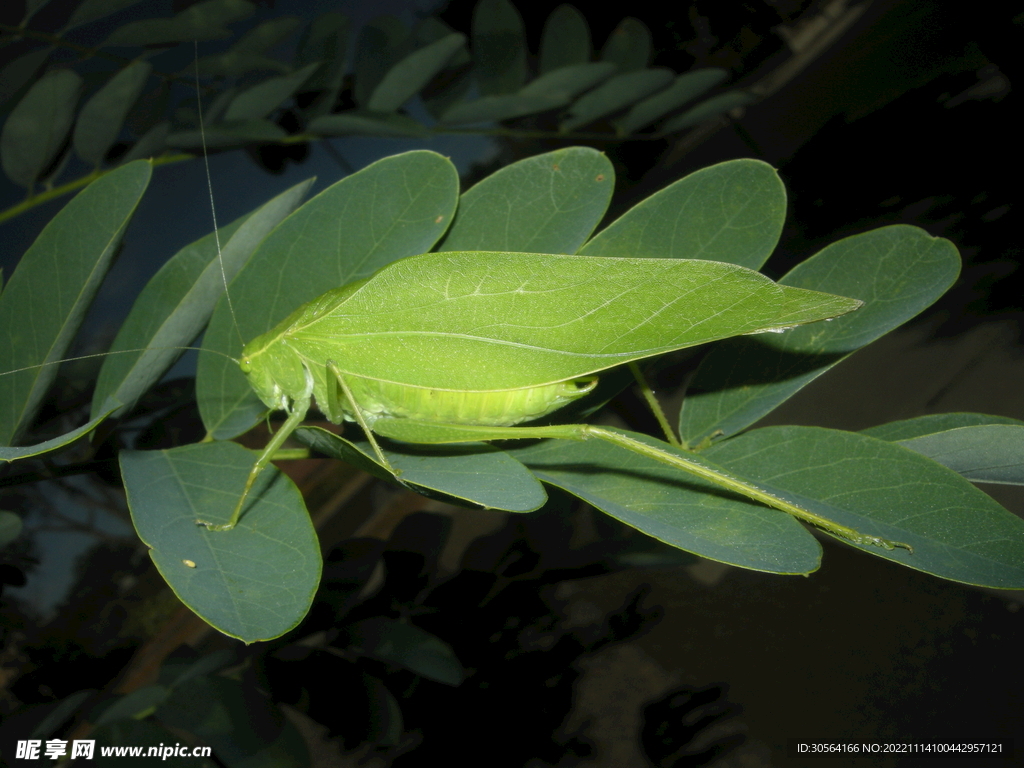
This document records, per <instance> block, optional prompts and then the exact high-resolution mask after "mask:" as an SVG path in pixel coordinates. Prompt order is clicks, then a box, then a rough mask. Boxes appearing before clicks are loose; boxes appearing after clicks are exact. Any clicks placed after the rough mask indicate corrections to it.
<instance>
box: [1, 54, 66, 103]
mask: <svg viewBox="0 0 1024 768" xmlns="http://www.w3.org/2000/svg"><path fill="white" fill-rule="evenodd" d="M51 53H53V48H38V49H36V50H34V51H30V52H29V53H26V54H25V55H23V56H19V57H18V58H16V59H13V60H12V61H9V62H7V64H5V65H4V67H3V69H0V106H2V105H3V104H4V103H6V101H7V100H8V99H10V98H13V97H14V96H17V95H18V93H19V91H21V90H22V89H23V88H25V87H26V86H27V85H28V84H29V83H30V82H31V81H32V80H34V79H35V77H36V75H37V74H38V73H39V70H40V69H41V68H42V66H43V65H44V64H45V63H46V62H47V61H48V60H49V58H50V54H51Z"/></svg>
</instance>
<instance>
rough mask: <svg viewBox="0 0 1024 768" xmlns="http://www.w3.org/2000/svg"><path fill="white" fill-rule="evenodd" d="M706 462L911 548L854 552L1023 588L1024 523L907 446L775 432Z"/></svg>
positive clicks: (826, 432) (815, 432)
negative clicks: (713, 463)
mask: <svg viewBox="0 0 1024 768" xmlns="http://www.w3.org/2000/svg"><path fill="white" fill-rule="evenodd" d="M1013 428H1014V429H1016V427H1013ZM701 456H702V457H703V456H707V457H708V458H709V459H711V460H712V461H714V462H716V463H718V464H721V465H722V466H724V467H725V468H726V469H728V470H730V471H733V472H736V473H738V474H740V475H741V476H745V477H750V478H753V479H755V480H758V481H761V482H764V483H767V484H769V485H771V486H772V487H775V488H778V489H780V490H781V491H785V492H790V493H794V494H797V495H799V496H800V497H802V498H803V499H805V500H806V501H807V502H808V504H809V508H810V509H811V510H812V511H814V512H818V513H820V514H822V515H823V516H825V517H827V518H829V519H831V520H834V521H836V522H838V523H840V524H842V525H847V526H850V527H851V528H854V529H855V530H857V531H860V532H862V533H867V534H870V535H875V536H882V537H884V538H886V539H889V540H891V541H899V542H903V543H905V544H909V545H910V546H912V547H913V552H908V551H907V550H905V549H894V550H891V551H888V550H885V549H882V548H880V547H877V546H868V545H865V546H858V545H851V546H857V548H858V549H862V550H864V551H865V552H868V553H870V554H873V555H876V556H878V557H883V558H885V559H887V560H893V561H895V562H897V563H900V564H901V565H905V566H907V567H908V568H913V569H914V570H918V571H924V572H925V573H931V574H933V575H935V576H939V577H941V578H944V579H951V580H953V581H960V582H964V583H966V584H978V585H983V586H989V587H998V588H1003V589H1022V588H1024V520H1021V519H1020V518H1019V517H1017V516H1016V515H1014V514H1012V513H1010V512H1008V511H1007V510H1005V509H1003V508H1002V507H1001V506H999V504H997V503H996V502H995V501H994V500H992V498H991V497H989V496H987V495H986V494H984V493H982V492H981V491H979V490H978V489H977V488H975V487H974V486H973V485H971V484H970V483H969V482H968V481H967V480H965V479H964V478H962V477H960V476H959V475H957V474H956V473H955V472H952V471H950V470H949V469H946V468H945V467H943V466H941V465H939V464H937V463H936V462H934V461H932V460H931V459H928V458H925V457H924V456H921V455H920V454H918V453H915V452H914V451H910V450H907V449H906V448H903V447H902V446H899V445H893V444H892V443H888V442H885V441H882V440H877V439H875V438H871V437H867V436H866V435H859V434H855V433H852V432H841V431H839V430H832V429H820V428H817V427H768V428H766V429H758V430H754V431H752V432H748V433H746V434H744V435H741V436H739V437H736V438H733V439H731V440H724V441H722V442H721V443H719V444H717V445H714V446H712V447H711V448H709V449H708V450H707V451H705V452H704V453H702V454H701Z"/></svg>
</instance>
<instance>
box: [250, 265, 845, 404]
mask: <svg viewBox="0 0 1024 768" xmlns="http://www.w3.org/2000/svg"><path fill="white" fill-rule="evenodd" d="M243 274H244V273H243ZM264 302H266V298H264ZM238 303H240V302H238V301H237V299H236V306H237V304H238ZM858 305H859V302H857V301H856V300H854V299H847V298H844V297H841V296H832V295H830V294H823V293H816V292H813V291H802V290H799V289H794V288H782V287H780V286H778V285H776V284H775V283H773V282H772V281H771V280H769V279H768V278H766V277H764V276H763V275H761V274H759V273H757V272H754V271H752V270H749V269H744V268H743V267H737V266H735V265H732V264H721V263H718V262H713V261H697V260H681V259H612V258H605V257H598V258H591V257H585V256H555V255H548V254H534V253H494V252H478V251H464V252H440V253H425V254H422V255H420V256H415V257H411V258H407V259H402V260H401V261H397V262H393V263H391V264H389V265H388V266H387V267H385V268H384V269H382V270H380V271H379V272H377V273H376V274H375V275H373V277H371V278H370V279H369V280H367V281H366V282H365V283H363V284H362V285H361V286H360V287H359V288H358V290H347V291H346V292H344V293H342V294H341V295H339V296H338V298H337V299H336V300H335V298H334V297H325V300H324V301H322V302H318V303H317V304H315V305H312V306H308V307H305V308H304V310H303V311H304V313H305V316H299V315H296V316H294V317H293V318H291V322H293V323H299V324H301V326H302V334H301V335H300V334H294V335H291V336H289V341H288V344H289V347H291V348H292V349H294V350H296V352H297V354H300V355H303V356H304V357H305V358H306V359H310V360H327V359H331V358H333V359H334V360H335V361H336V363H337V365H338V368H339V370H340V371H341V372H342V373H344V374H348V375H351V376H353V377H355V378H359V379H363V380H372V381H386V382H390V383H393V384H402V385H410V386H414V387H419V388H426V389H441V390H449V391H498V390H500V391H506V390H511V389H520V388H528V387H530V388H532V387H537V386H540V385H543V384H549V385H551V386H560V383H562V382H568V381H569V380H571V379H575V378H577V377H583V376H587V375H588V374H592V373H594V372H596V371H602V370H605V369H607V368H611V367H613V366H615V365H620V364H622V363H626V362H629V361H631V360H638V359H641V358H644V357H650V356H653V355H656V354H661V353H663V352H668V351H672V350H676V349H682V348H684V347H688V346H694V345H696V344H703V343H705V342H708V341H712V340H714V339H718V338H723V337H727V336H732V335H736V334H742V333H756V332H761V331H764V330H767V329H772V328H776V327H790V326H792V325H796V324H800V323H805V322H813V321H815V320H820V319H823V318H827V317H833V316H835V315H837V314H843V313H845V312H849V311H850V310H851V309H853V308H855V307H857V306H858ZM341 351H343V354H342V352H341ZM314 376H317V377H319V379H318V381H323V376H324V374H323V372H321V371H314ZM573 391H575V389H573ZM538 415H539V414H538ZM511 423H514V422H511Z"/></svg>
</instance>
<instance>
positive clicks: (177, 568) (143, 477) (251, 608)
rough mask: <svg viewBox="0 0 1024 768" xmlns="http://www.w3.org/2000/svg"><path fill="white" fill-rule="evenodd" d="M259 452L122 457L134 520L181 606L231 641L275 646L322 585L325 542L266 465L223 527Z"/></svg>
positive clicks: (177, 451) (294, 493) (200, 448)
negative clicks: (236, 515)
mask: <svg viewBox="0 0 1024 768" xmlns="http://www.w3.org/2000/svg"><path fill="white" fill-rule="evenodd" d="M255 459H256V453H254V452H253V451H248V450H246V449H245V448H243V447H242V446H240V445H237V444H236V443H220V442H217V443H197V444H195V445H186V446H182V447H180V448H172V449H170V450H166V451H122V452H121V475H122V477H123V478H124V483H125V490H126V492H127V494H128V506H129V507H130V508H131V513H132V522H134V523H135V530H136V531H137V532H138V534H139V538H140V539H142V541H143V542H145V544H146V545H147V546H149V547H150V552H149V555H150V557H151V558H152V559H153V562H154V563H155V564H156V567H157V570H159V571H160V574H161V575H162V576H163V577H164V579H165V580H166V581H167V583H168V585H170V587H171V589H172V590H174V593H175V594H176V595H177V596H178V597H179V598H180V599H181V601H182V602H183V603H185V605H187V606H188V607H189V608H191V609H192V610H193V611H195V612H196V613H197V614H199V616H200V617H202V618H203V620H205V621H206V622H208V623H209V624H211V625H212V626H213V627H215V628H216V629H218V630H220V631H221V632H223V633H224V634H226V635H230V636H231V637H236V638H238V639H239V640H242V641H243V642H246V643H252V642H256V641H257V640H269V639H271V638H274V637H278V636H280V635H283V634H284V633H285V632H287V631H288V630H290V629H292V628H293V627H295V626H296V625H297V624H298V623H299V621H301V619H302V617H303V616H305V615H306V611H308V610H309V606H310V604H311V603H312V601H313V595H314V593H315V592H316V588H317V585H318V584H319V583H320V567H321V561H320V544H319V542H318V541H317V538H316V533H315V531H314V530H313V526H312V524H311V523H310V520H309V515H308V514H307V512H306V508H305V506H304V505H303V503H302V496H301V495H300V494H299V491H298V489H297V488H296V487H295V484H294V483H292V481H291V480H289V479H288V478H287V477H286V476H285V475H283V474H281V473H280V472H278V471H277V470H276V469H273V468H272V467H268V468H267V469H266V470H264V471H263V474H261V475H260V477H259V479H258V480H257V481H256V485H255V486H254V488H253V492H252V494H251V495H250V496H249V499H250V501H249V504H248V506H247V507H246V508H245V511H244V512H243V514H242V517H241V519H240V520H239V522H238V525H236V526H235V527H234V528H233V529H232V530H230V531H211V530H208V529H207V528H205V527H203V526H200V525H196V520H197V519H203V520H208V521H210V522H214V523H222V522H226V521H227V520H228V519H229V518H230V516H231V512H232V510H233V509H234V507H235V503H236V502H237V500H238V498H239V496H240V495H241V492H242V487H243V486H244V485H245V479H246V477H247V476H248V474H249V470H250V469H251V468H252V465H253V462H254V461H255Z"/></svg>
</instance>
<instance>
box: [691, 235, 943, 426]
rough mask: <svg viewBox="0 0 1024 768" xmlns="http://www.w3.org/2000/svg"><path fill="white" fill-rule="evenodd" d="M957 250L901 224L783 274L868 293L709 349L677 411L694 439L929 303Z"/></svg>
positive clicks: (848, 292)
mask: <svg viewBox="0 0 1024 768" xmlns="http://www.w3.org/2000/svg"><path fill="white" fill-rule="evenodd" d="M959 271H960V258H959V256H958V255H957V251H956V247H955V246H954V245H953V244H952V243H950V242H949V241H948V240H943V239H941V238H935V237H931V236H930V235H929V234H928V233H927V232H925V231H924V230H922V229H918V228H917V227H909V226H906V225H902V224H900V225H896V226H891V227H882V228H880V229H875V230H872V231H871V232H865V233H863V234H860V235H854V236H852V237H847V238H845V239H843V240H840V241H838V242H836V243H833V244H832V245H829V246H828V247H826V248H824V249H823V250H821V251H819V252H818V253H817V254H815V255H814V256H812V257H811V258H810V259H808V260H807V261H805V262H803V263H802V264H800V265H799V266H797V267H796V268H794V269H793V270H791V271H790V272H789V274H787V275H786V276H785V277H783V278H782V279H781V280H780V281H779V282H780V283H781V284H782V285H792V286H797V287H800V288H807V289H811V290H817V291H825V292H828V293H839V294H842V295H844V296H852V297H853V298H859V299H861V300H862V301H864V306H863V307H861V308H860V309H858V310H857V311H856V312H854V313H853V314H851V315H850V316H848V317H844V318H843V319H841V320H835V321H833V322H831V323H828V324H825V325H818V326H816V327H815V328H813V329H811V328H799V329H795V330H792V331H789V332H787V333H785V334H783V335H780V336H771V337H768V336H759V337H758V338H756V339H736V340H731V341H729V342H727V343H725V344H722V345H719V346H717V347H716V348H715V349H712V350H711V352H710V353H709V354H708V356H707V357H706V358H705V359H704V361H703V362H702V363H701V365H700V368H698V370H697V374H696V376H695V377H694V379H693V381H692V383H691V385H690V387H689V388H688V394H687V398H686V401H685V403H684V404H683V411H682V414H681V415H680V420H679V429H680V433H681V435H682V437H683V439H684V440H686V441H688V442H689V443H690V444H691V445H695V444H696V443H697V442H699V441H700V440H702V439H703V438H705V437H707V436H710V435H711V434H712V433H714V432H716V431H717V430H722V432H723V434H724V435H725V436H726V437H727V436H729V435H734V434H736V433H737V432H739V431H740V430H742V429H745V428H746V427H748V426H750V425H751V424H753V423H754V422H755V421H757V420H758V419H760V418H761V417H762V416H764V415H765V414H767V413H769V412H771V411H772V410H773V409H774V408H775V407H777V406H778V405H779V404H780V403H782V402H784V401H786V400H787V399H789V398H790V397H792V396H793V395H794V394H796V393H797V392H799V391H800V390H801V389H802V388H803V387H804V386H806V385H807V384H809V383H810V382H811V381H813V380H814V379H816V378H817V377H818V376H820V375H821V374H822V373H824V372H825V371H827V370H828V369H829V368H831V367H832V366H834V365H836V364H837V363H838V362H839V361H841V360H843V359H844V358H846V357H847V356H848V355H849V354H851V353H852V352H854V351H856V350H858V349H860V348H861V347H863V346H864V345H866V344H869V343H870V342H872V341H874V340H875V339H877V338H878V337H879V336H881V335H882V334H884V333H887V332H889V331H890V330H892V329H893V328H896V327H898V326H900V325H902V324H903V323H905V322H906V321H907V320H909V319H910V318H912V317H914V316H915V315H916V314H918V313H919V312H921V311H922V310H923V309H925V308H926V307H928V306H930V305H931V304H932V303H933V302H934V301H935V300H936V299H938V298H939V296H941V295H942V294H943V293H945V292H946V290H947V289H948V288H949V286H951V285H952V284H953V281H954V280H956V277H957V274H958V273H959Z"/></svg>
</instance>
